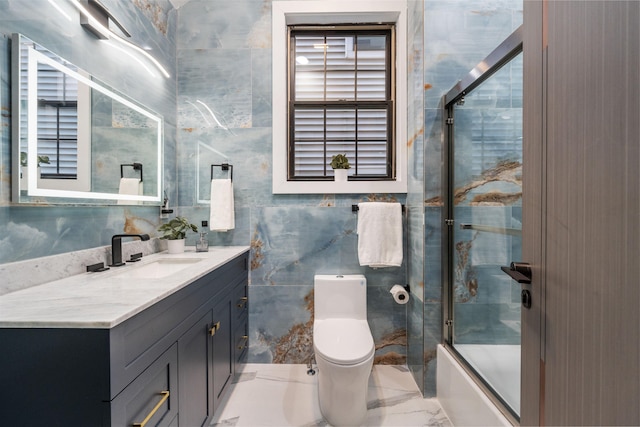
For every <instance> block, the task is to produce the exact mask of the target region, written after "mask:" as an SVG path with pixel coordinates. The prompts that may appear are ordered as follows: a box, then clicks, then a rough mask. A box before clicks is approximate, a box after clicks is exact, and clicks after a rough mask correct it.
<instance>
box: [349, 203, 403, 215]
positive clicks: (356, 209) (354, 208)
mask: <svg viewBox="0 0 640 427" xmlns="http://www.w3.org/2000/svg"><path fill="white" fill-rule="evenodd" d="M401 206H402V213H404V211H405V207H404V205H401ZM359 210H360V208H358V205H351V212H358V211H359Z"/></svg>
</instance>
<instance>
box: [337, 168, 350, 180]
mask: <svg viewBox="0 0 640 427" xmlns="http://www.w3.org/2000/svg"><path fill="white" fill-rule="evenodd" d="M347 175H349V169H334V170H333V179H334V181H335V182H347Z"/></svg>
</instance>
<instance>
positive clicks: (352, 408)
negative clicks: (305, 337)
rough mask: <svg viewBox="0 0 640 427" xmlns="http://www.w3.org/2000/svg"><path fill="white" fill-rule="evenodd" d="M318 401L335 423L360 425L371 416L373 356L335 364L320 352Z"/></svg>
mask: <svg viewBox="0 0 640 427" xmlns="http://www.w3.org/2000/svg"><path fill="white" fill-rule="evenodd" d="M316 362H317V364H318V375H317V376H318V400H319V402H320V412H322V416H323V417H324V418H325V419H326V420H327V422H328V423H329V424H331V425H332V426H359V425H362V423H364V422H365V420H366V418H367V392H368V388H369V374H370V373H371V368H372V367H373V356H372V357H371V358H369V359H367V360H365V361H364V362H361V363H359V364H357V365H350V366H342V365H336V364H333V363H331V362H329V361H327V360H325V359H323V358H322V357H321V356H319V355H318V353H316Z"/></svg>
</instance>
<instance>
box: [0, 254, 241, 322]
mask: <svg viewBox="0 0 640 427" xmlns="http://www.w3.org/2000/svg"><path fill="white" fill-rule="evenodd" d="M248 249H249V247H248V246H216V247H210V248H209V252H195V251H194V250H193V248H187V250H186V251H185V253H183V254H177V255H169V254H167V253H166V252H161V253H157V254H153V255H148V256H145V257H143V258H142V261H139V262H136V263H127V265H126V266H123V267H112V268H111V269H110V270H108V271H104V272H100V273H83V274H77V275H75V276H70V277H67V278H64V279H60V280H56V281H53V282H49V283H45V284H42V285H39V286H33V287H30V288H27V289H23V290H19V291H16V292H11V293H8V294H5V295H2V296H0V327H2V328H98V329H101V328H112V327H114V326H116V325H118V324H119V323H121V322H123V321H125V320H127V319H128V318H130V317H133V316H134V315H136V314H137V313H139V312H141V311H142V310H144V309H145V308H147V307H149V306H151V305H153V304H154V303H156V302H158V301H160V300H162V299H163V298H166V297H167V296H169V295H171V294H172V293H174V292H176V291H177V290H179V289H181V288H183V287H184V286H186V285H188V284H189V283H191V282H193V281H194V280H196V279H198V278H200V277H202V276H204V275H205V274H207V273H209V272H211V271H213V270H215V269H216V268H218V267H220V266H222V265H223V264H225V263H226V262H227V261H230V260H231V259H233V258H235V257H237V256H238V255H240V254H242V253H244V252H245V251H247V250H248ZM196 259H202V261H196ZM163 260H169V261H167V262H168V264H167V263H165V264H162V263H163ZM149 264H153V265H149ZM171 268H174V269H175V271H173V270H171ZM153 275H161V276H162V277H156V278H154V277H152V276H153Z"/></svg>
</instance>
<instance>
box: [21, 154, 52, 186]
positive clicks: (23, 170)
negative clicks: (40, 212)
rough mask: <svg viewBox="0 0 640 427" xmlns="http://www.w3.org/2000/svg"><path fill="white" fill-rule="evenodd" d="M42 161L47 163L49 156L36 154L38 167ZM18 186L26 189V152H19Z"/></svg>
mask: <svg viewBox="0 0 640 427" xmlns="http://www.w3.org/2000/svg"><path fill="white" fill-rule="evenodd" d="M42 163H46V164H49V156H38V168H40V165H41V164H42ZM39 178H40V171H39V170H38V179H39ZM20 188H21V189H24V190H26V189H27V153H26V152H24V151H21V152H20Z"/></svg>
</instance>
